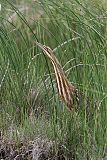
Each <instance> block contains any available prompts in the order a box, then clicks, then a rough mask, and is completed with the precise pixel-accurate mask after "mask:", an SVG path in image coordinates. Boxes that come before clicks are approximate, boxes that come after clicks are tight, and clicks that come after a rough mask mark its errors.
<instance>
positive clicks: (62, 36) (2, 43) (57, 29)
mask: <svg viewBox="0 0 107 160" xmlns="http://www.w3.org/2000/svg"><path fill="white" fill-rule="evenodd" d="M1 4H2V10H1V16H0V64H1V67H0V128H1V131H2V132H3V134H5V136H7V137H8V138H12V139H18V140H20V139H24V138H25V137H27V138H28V139H34V138H35V137H36V136H38V135H41V136H42V135H45V136H47V137H48V138H49V139H51V140H53V141H54V142H55V144H56V145H55V146H56V151H57V147H58V145H59V144H60V145H61V147H62V149H63V150H64V155H65V156H68V157H69V158H68V159H70V158H71V157H75V159H79V160H81V159H84V160H86V159H92V160H93V159H98V158H99V157H104V156H105V154H106V150H107V123H106V122H107V94H106V92H107V84H106V81H107V76H106V74H107V69H106V66H107V53H106V50H107V45H106V44H107V40H106V38H107V36H106V35H107V22H106V17H107V13H106V9H105V5H107V4H106V2H105V4H104V5H103V3H102V5H101V6H97V5H98V3H97V2H96V1H95V3H94V5H93V3H89V2H88V1H82V0H81V1H79V0H71V1H64V0H60V1H56V0H55V1H49V0H44V1H39V2H36V1H35V2H32V3H31V4H30V3H29V1H28V2H27V3H26V4H27V6H28V8H27V10H26V9H25V10H24V11H23V13H21V9H20V8H23V5H22V6H20V5H16V4H14V3H12V2H10V1H7V0H6V1H5V2H4V1H1ZM21 4H23V3H21ZM9 9H10V10H9ZM32 11H33V16H32ZM14 13H15V16H14V19H12V16H13V14H14ZM29 15H30V16H29ZM11 19H12V20H11ZM36 40H38V41H39V42H41V43H42V44H46V45H48V46H50V47H51V48H53V49H54V51H55V54H56V57H57V58H58V59H59V61H60V62H61V64H62V66H63V68H64V71H65V73H66V76H67V78H68V79H69V80H70V81H71V83H73V84H74V85H75V86H77V88H78V89H79V91H80V92H81V93H83V94H82V95H81V98H80V99H81V104H80V105H79V106H77V108H78V109H77V110H74V111H73V112H72V113H70V112H69V111H68V110H67V109H66V106H65V105H64V104H62V103H61V102H60V101H59V98H58V95H57V90H56V84H55V80H54V74H53V70H52V66H51V64H50V62H49V60H48V59H47V58H46V57H44V55H43V53H42V51H41V50H39V49H38V48H37V46H36V45H35V43H34V41H36ZM34 95H35V96H34ZM37 95H38V96H37ZM36 96H37V99H35V101H34V97H36Z"/></svg>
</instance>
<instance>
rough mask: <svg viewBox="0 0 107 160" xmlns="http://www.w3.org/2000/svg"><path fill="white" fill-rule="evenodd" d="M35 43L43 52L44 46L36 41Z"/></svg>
mask: <svg viewBox="0 0 107 160" xmlns="http://www.w3.org/2000/svg"><path fill="white" fill-rule="evenodd" d="M35 43H36V44H37V46H38V47H40V48H41V49H42V50H44V45H43V44H41V43H39V42H37V41H36V42H35Z"/></svg>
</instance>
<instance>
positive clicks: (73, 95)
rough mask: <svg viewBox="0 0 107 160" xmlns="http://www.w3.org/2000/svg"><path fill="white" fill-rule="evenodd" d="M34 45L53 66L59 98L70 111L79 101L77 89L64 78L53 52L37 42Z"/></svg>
mask: <svg viewBox="0 0 107 160" xmlns="http://www.w3.org/2000/svg"><path fill="white" fill-rule="evenodd" d="M36 44H37V45H38V46H39V47H40V48H41V49H42V50H43V52H44V53H45V55H46V56H48V58H49V59H50V61H51V63H52V65H53V68H54V72H55V76H56V82H57V88H58V94H59V97H60V98H61V100H62V101H64V102H65V103H66V105H67V107H68V108H69V109H70V110H72V109H73V105H74V103H75V102H76V101H77V102H78V100H79V98H78V91H77V89H76V88H75V87H74V86H73V85H72V84H71V83H70V82H69V81H68V80H67V78H66V77H65V74H64V71H63V69H62V67H61V65H60V63H59V61H58V60H57V58H56V57H55V55H54V53H53V50H52V49H51V48H49V47H48V46H45V45H42V44H40V43H38V42H36Z"/></svg>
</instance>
